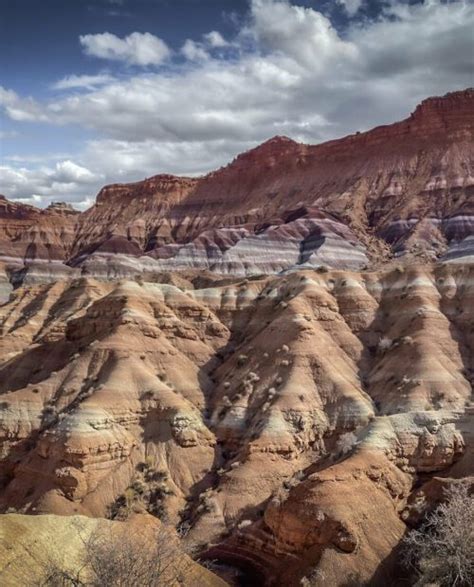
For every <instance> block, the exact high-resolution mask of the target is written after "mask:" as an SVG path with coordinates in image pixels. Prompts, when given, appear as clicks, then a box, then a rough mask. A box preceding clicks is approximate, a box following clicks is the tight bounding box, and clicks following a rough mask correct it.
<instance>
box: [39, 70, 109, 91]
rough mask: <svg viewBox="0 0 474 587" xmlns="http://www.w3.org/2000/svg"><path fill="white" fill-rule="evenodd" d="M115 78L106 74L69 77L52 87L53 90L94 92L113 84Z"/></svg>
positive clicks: (73, 75)
mask: <svg viewBox="0 0 474 587" xmlns="http://www.w3.org/2000/svg"><path fill="white" fill-rule="evenodd" d="M113 80H114V78H113V77H112V76H111V75H109V74H106V73H100V74H98V75H75V74H72V75H67V76H66V77H63V78H62V79H60V80H59V81H57V82H55V83H54V84H53V85H52V86H51V87H52V89H53V90H72V89H86V90H92V89H94V88H95V87H97V86H103V85H105V84H109V83H110V82H112V81H113Z"/></svg>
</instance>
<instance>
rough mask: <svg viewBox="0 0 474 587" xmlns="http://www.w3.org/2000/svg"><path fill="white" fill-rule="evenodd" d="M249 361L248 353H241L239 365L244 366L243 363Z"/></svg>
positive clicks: (238, 358)
mask: <svg viewBox="0 0 474 587" xmlns="http://www.w3.org/2000/svg"><path fill="white" fill-rule="evenodd" d="M247 361H248V356H247V355H239V356H238V357H237V365H238V366H239V367H242V366H243V365H245V363H246V362H247Z"/></svg>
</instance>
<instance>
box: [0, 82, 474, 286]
mask: <svg viewBox="0 0 474 587" xmlns="http://www.w3.org/2000/svg"><path fill="white" fill-rule="evenodd" d="M473 129H474V90H472V89H471V90H465V91H461V92H454V93H451V94H447V95H446V96H444V97H441V98H429V99H427V100H425V101H424V102H422V103H421V104H420V105H419V106H418V107H417V108H416V110H415V111H414V112H413V114H412V115H411V116H410V117H409V118H408V119H406V120H404V121H402V122H398V123H395V124H392V125H388V126H383V127H378V128H375V129H373V130H371V131H369V132H365V133H358V134H355V135H351V136H348V137H346V138H343V139H340V140H335V141H331V142H328V143H324V144H321V145H316V146H311V145H302V144H298V143H296V142H294V141H292V140H291V139H288V138H286V137H275V138H273V139H271V140H269V141H267V142H266V143H264V144H263V145H260V146H259V147H257V148H256V149H253V150H251V151H249V152H247V153H244V154H242V155H240V156H239V157H237V158H236V159H235V160H234V161H233V162H232V163H231V164H230V165H228V166H227V167H224V168H222V169H220V170H218V171H216V172H213V173H211V174H209V175H207V176H205V177H202V178H197V179H191V178H182V177H174V176H170V175H159V176H156V177H152V178H149V179H146V180H145V181H143V182H137V183H134V184H128V185H123V184H118V185H111V186H107V187H105V188H103V190H102V191H101V192H100V193H99V195H98V197H97V202H96V204H95V205H94V206H93V207H92V208H90V209H89V210H88V211H86V212H84V213H83V214H73V213H72V212H71V211H68V210H66V209H64V208H61V207H58V206H53V207H52V209H48V210H46V211H43V212H41V211H39V210H36V209H34V208H32V207H31V206H23V205H20V204H13V203H8V202H7V201H5V200H1V202H0V238H1V239H2V240H1V241H0V242H1V243H2V248H1V252H2V259H0V260H4V261H6V262H7V263H8V267H7V269H8V274H9V275H10V281H12V283H14V285H16V284H17V283H21V282H22V281H24V280H25V279H26V282H28V281H29V282H33V283H34V282H39V281H51V280H54V279H55V278H57V276H58V275H60V276H65V275H66V274H70V275H74V274H78V273H82V274H84V275H90V276H93V277H97V278H100V279H104V278H105V279H110V278H118V279H119V278H122V277H130V276H134V275H137V274H139V273H141V272H142V271H145V270H146V271H158V272H159V271H164V270H169V269H172V270H174V269H177V270H182V269H189V268H194V269H197V270H211V271H214V272H216V273H223V274H230V275H234V276H235V275H237V276H242V275H255V274H271V273H276V272H279V271H285V270H295V269H298V268H302V267H313V268H314V267H318V266H320V265H329V266H331V267H338V268H348V269H356V268H360V267H363V266H364V265H367V264H369V265H373V266H379V265H380V264H381V263H383V262H385V261H387V260H389V259H391V258H394V257H395V258H403V259H404V260H407V261H411V260H413V258H414V259H415V260H419V261H421V260H423V261H425V260H427V261H430V260H431V261H433V260H436V259H438V258H441V259H443V260H448V261H450V262H459V261H460V260H463V259H464V260H465V259H468V258H472V256H473V250H474V244H473V243H474V228H473V226H474V221H473V218H474V207H473V206H474V204H473V202H474V171H473V160H474V150H473V144H474V141H473ZM65 261H67V265H68V267H66V266H65V265H64V262H65ZM12 263H13V268H11V267H10V265H11V264H12ZM58 263H59V266H58ZM18 267H20V268H21V269H22V271H19V270H18Z"/></svg>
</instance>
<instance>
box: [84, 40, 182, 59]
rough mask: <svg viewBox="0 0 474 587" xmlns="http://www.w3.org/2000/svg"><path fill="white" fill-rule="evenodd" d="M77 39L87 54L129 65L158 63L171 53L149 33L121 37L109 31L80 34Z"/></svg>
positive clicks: (164, 44)
mask: <svg viewBox="0 0 474 587" xmlns="http://www.w3.org/2000/svg"><path fill="white" fill-rule="evenodd" d="M79 41H80V43H81V45H82V47H83V49H84V52H85V53H86V54H87V55H91V56H92V57H99V58H100V59H110V60H113V61H123V62H125V63H128V64H130V65H140V66H148V65H160V64H161V63H163V62H164V61H166V59H168V57H169V56H170V55H171V51H170V49H169V47H168V45H167V44H166V43H165V42H164V41H163V40H162V39H160V38H159V37H155V35H152V34H150V33H132V34H130V35H128V36H127V37H125V38H123V39H121V38H120V37H117V36H116V35H113V34H111V33H99V34H96V35H81V36H80V37H79Z"/></svg>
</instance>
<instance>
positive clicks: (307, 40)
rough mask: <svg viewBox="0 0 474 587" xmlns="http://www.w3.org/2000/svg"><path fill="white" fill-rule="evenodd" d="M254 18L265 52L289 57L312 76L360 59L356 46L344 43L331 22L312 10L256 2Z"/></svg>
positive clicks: (271, 1) (269, 0)
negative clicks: (325, 69) (343, 62)
mask: <svg viewBox="0 0 474 587" xmlns="http://www.w3.org/2000/svg"><path fill="white" fill-rule="evenodd" d="M252 17H253V22H252V28H251V32H252V33H253V34H254V36H255V37H256V40H257V41H258V43H259V44H260V45H261V46H262V47H263V48H264V49H267V50H268V51H271V52H276V53H278V54H281V55H285V56H286V57H289V58H291V59H293V60H294V61H295V62H296V63H298V64H300V65H301V66H303V67H304V68H305V69H309V70H310V71H312V72H317V71H322V70H323V69H324V68H325V67H336V66H337V64H338V63H339V62H340V61H341V60H344V61H347V60H349V61H350V60H352V59H354V58H356V57H357V47H356V45H355V44H352V43H348V42H346V41H343V40H342V39H341V38H340V37H339V35H338V33H337V31H336V29H334V28H333V26H332V24H331V22H330V20H329V19H328V18H327V17H325V16H324V15H323V14H321V13H320V12H317V11H316V10H313V9H312V8H303V7H301V6H293V5H291V4H289V3H288V2H286V1H275V0H253V2H252Z"/></svg>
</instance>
